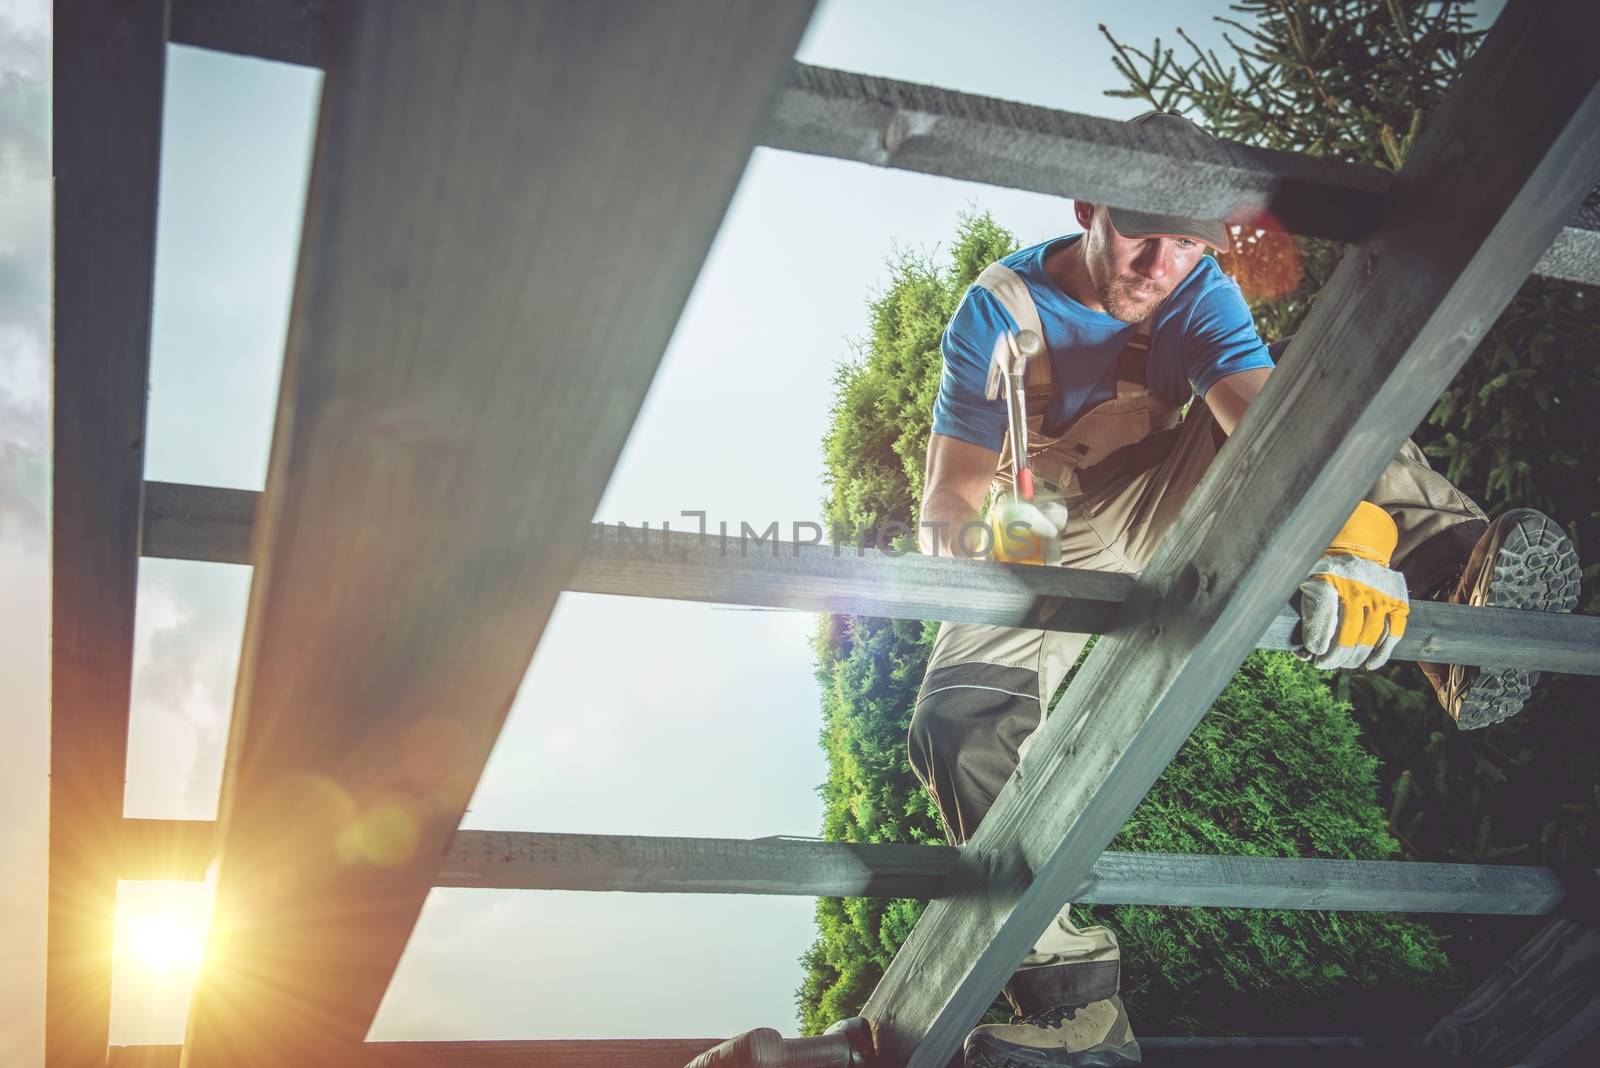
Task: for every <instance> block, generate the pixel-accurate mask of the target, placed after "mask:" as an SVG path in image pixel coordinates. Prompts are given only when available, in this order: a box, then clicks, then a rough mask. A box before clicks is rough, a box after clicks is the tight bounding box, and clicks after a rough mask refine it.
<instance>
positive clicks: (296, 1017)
mask: <svg viewBox="0 0 1600 1068" xmlns="http://www.w3.org/2000/svg"><path fill="white" fill-rule="evenodd" d="M811 6H812V5H811V2H810V0H787V2H785V3H782V4H763V5H760V6H759V7H752V6H751V5H748V4H745V3H743V2H742V0H700V2H698V3H695V4H693V5H681V4H675V5H667V6H660V7H657V6H651V5H647V6H643V7H631V8H629V10H628V12H627V15H626V17H619V16H620V15H621V12H620V11H619V10H617V9H616V8H614V7H613V6H610V5H579V6H576V7H574V6H572V5H568V4H556V3H528V4H518V5H506V4H497V3H456V4H451V5H448V6H446V7H435V6H433V5H410V4H385V3H351V4H345V5H341V6H339V7H338V8H336V9H333V10H332V11H331V12H330V20H329V25H328V34H327V40H328V42H330V43H329V46H328V48H327V49H326V58H327V61H328V65H327V75H326V80H325V83H324V88H323V93H322V104H321V109H320V113H319V120H318V130H317V139H316V151H315V158H314V163H313V168H312V177H311V182H310V187H309V190H308V193H307V206H306V216H305V226H304V234H303V237H302V241H301V247H300V262H299V268H298V271H297V273H296V279H295V289H294V302H293V307H292V310H291V314H290V323H289V334H288V345H287V352H286V355H285V361H284V372H283V387H282V389H281V391H280V393H279V401H278V404H279V407H278V417H277V421H276V425H275V429H274V436H273V442H272V454H271V461H270V464H269V467H268V472H267V485H266V490H265V492H264V494H263V496H262V499H261V507H260V508H259V510H258V511H259V515H258V519H257V527H256V530H255V538H254V546H255V548H254V552H253V554H252V563H253V565H254V568H255V573H254V582H253V584H252V587H251V592H250V601H249V608H248V611H247V615H246V622H245V636H244V643H243V653H242V657H241V661H240V671H239V683H238V688H237V691H236V696H235V702H234V712H233V720H232V725H231V727H230V731H229V740H228V753H227V761H226V765H225V769H224V774H223V785H222V799H221V803H220V806H219V817H218V827H217V843H218V864H219V869H218V876H217V895H216V919H215V920H214V922H213V927H212V936H211V939H212V944H213V947H214V948H217V952H216V953H215V954H214V955H213V958H212V960H213V964H212V966H210V967H208V968H207V969H206V971H205V973H204V975H203V976H202V978H201V980H200V982H199V984H198V986H197V988H196V991H195V995H194V1000H193V1002H192V1005H191V1009H190V1014H189V1025H188V1036H187V1039H186V1041H185V1044H184V1056H183V1064H184V1068H209V1066H213V1065H235V1064H239V1063H240V1058H241V1057H243V1059H244V1062H245V1063H249V1064H262V1065H283V1064H296V1065H321V1064H328V1065H333V1064H342V1063H344V1061H345V1058H346V1057H347V1056H349V1055H351V1051H355V1050H358V1049H359V1048H360V1046H361V1043H362V1042H363V1040H364V1039H365V1037H366V1033H367V1029H368V1027H369V1026H370V1024H371V1022H372V1019H373V1017H374V1016H375V1015H376V1013H377V1010H378V1007H379V1003H380V1001H381V999H382V997H383V994H384V991H385V990H386V989H387V987H388V984H389V979H390V977H391V975H392V973H393V971H394V968H395V966H396V964H397V963H398V961H399V958H400V954H401V951H402V950H403V948H404V946H405V944H406V940H407V939H408V937H409V936H410V933H411V930H412V927H413V926H414V924H415V923H416V919H417V916H418V914H419V913H420V911H421V908H422V904H423V900H424V898H425V897H426V895H427V893H428V890H429V888H430V887H431V886H432V883H433V876H434V873H435V871H436V869H437V866H438V862H439V859H440V858H441V857H442V856H443V855H444V853H445V850H446V848H447V847H448V845H449V841H450V838H451V836H452V835H453V834H454V833H455V831H456V828H457V826H458V825H459V824H460V821H461V816H462V813H463V812H464V811H465V808H466V805H467V802H468V801H469V800H470V798H471V795H472V791H473V790H474V788H475V787H476V785H477V782H478V778H479V776H480V775H481V773H482V769H483V766H484V764H485V762H486V761H487V759H488V756H489V751H490V749H491V747H492V745H493V743H494V740H495V738H496V737H497V736H498V734H499V730H500V726H501V723H502V721H503V719H504V717H505V715H506V712H507V711H508V709H509V707H510V705H511V701H512V698H513V696H514V695H515V693H516V691H517V688H518V687H519V685H520V684H521V682H522V678H523V676H524V675H525V674H526V671H527V668H528V663H529V661H530V659H531V657H532V654H533V649H534V646H535V644H536V643H537V641H538V639H539V636H540V634H541V632H542V630H543V627H544V624H545V621H546V619H547V617H548V615H549V612H550V610H551V608H552V607H553V605H554V603H555V599H556V596H557V594H558V593H559V592H560V589H561V582H562V579H563V578H564V577H565V574H566V572H567V571H568V570H569V569H570V568H571V566H572V563H573V561H574V559H575V557H576V556H577V552H578V543H579V535H580V533H581V532H582V529H583V526H584V523H585V522H586V520H587V517H588V516H589V515H591V514H592V513H593V511H594V508H595V505H596V504H597V503H598V501H599V497H600V493H601V491H602V490H603V489H604V487H605V484H606V482H607V480H608V478H609V476H610V473H611V470H612V467H613V466H614V464H615V463H616V459H617V456H618V454H619V453H620V452H621V450H622V446H623V443H624V441H625V440H626V437H627V434H628V432H629V430H630V429H631V428H632V424H633V421H634V418H635V417H636V415H637V413H638V411H639V407H640V404H641V403H642V402H643V399H644V394H645V390H646V388H647V387H648V385H649V383H650V380H651V378H652V377H653V375H654V373H655V369H656V365H657V363H658V361H659V360H660V358H661V354H662V352H663V351H664V350H665V348H666V345H667V342H668V340H669V339H670V337H671V334H672V331H673V329H674V327H675V326H676V323H677V318H678V316H679V314H680V312H681V309H682V307H683V304H684V302H685V300H687V298H688V295H689V291H690V288H691V287H692V285H693V283H694V280H695V277H696V275H697V274H698V272H699V269H700V265H701V263H702V262H703V260H704V258H705V255H706V252H707V250H708V249H709V247H710V244H711V239H712V237H713V236H714V234H715V232H716V229H717V226H718V225H719V223H720V221H721V218H722V216H723V213H724V212H725V211H726V209H727V205H728V202H729V200H730V199H731V198H732V196H733V192H734V189H735V187H736V185H737V183H738V180H739V177H740V175H741V174H742V173H743V170H744V167H745V164H746V162H747V160H748V159H749V155H750V152H751V150H752V148H753V146H754V143H755V137H756V132H757V129H758V124H759V121H760V118H761V116H762V114H763V113H764V112H765V109H766V105H767V102H768V99H769V97H770V95H771V92H772V90H773V88H774V86H775V83H776V81H777V78H778V76H779V74H780V73H781V71H782V69H783V65H784V63H785V62H786V61H787V59H788V57H789V56H791V55H792V54H793V51H794V49H795V47H796V45H797V44H798V42H799V38H800V34H801V32H802V31H803V30H804V28H805V24H806V21H807V19H808V18H809V16H810V11H811ZM665 57H671V59H670V60H667V59H666V58H665ZM557 145H559V146H560V150H559V151H552V146H557ZM643 249H648V250H649V252H648V255H642V254H641V252H640V250H643ZM580 262H581V265H582V266H581V267H579V266H577V264H579V263H580ZM463 472H471V477H468V478H463V477H461V476H462V473H463ZM446 709H448V713H446V712H445V711H444V710H446Z"/></svg>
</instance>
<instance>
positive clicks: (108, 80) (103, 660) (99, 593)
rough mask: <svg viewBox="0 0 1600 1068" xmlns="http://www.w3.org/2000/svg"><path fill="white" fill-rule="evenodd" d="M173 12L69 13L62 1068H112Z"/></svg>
mask: <svg viewBox="0 0 1600 1068" xmlns="http://www.w3.org/2000/svg"><path fill="white" fill-rule="evenodd" d="M166 17H167V12H166V5H165V4H164V3H162V2H161V0H145V2H139V3H107V2H103V0H57V3H56V5H55V31H54V64H55V66H54V69H55V86H54V109H53V115H52V119H51V123H52V136H53V146H54V149H53V151H54V160H53V174H54V177H55V232H54V250H53V251H54V269H55V286H54V306H53V308H52V315H53V319H54V353H53V355H54V365H53V383H52V388H53V393H54V428H53V431H52V442H51V450H52V459H51V466H52V490H51V502H52V503H51V507H52V512H51V573H50V583H51V607H50V627H51V642H50V838H49V865H50V868H49V879H50V887H49V893H48V900H49V913H48V919H47V921H46V925H47V931H46V944H47V961H46V969H45V1064H46V1065H47V1068H80V1066H83V1068H87V1066H90V1065H93V1066H94V1068H99V1065H100V1064H101V1063H103V1061H104V1060H105V1048H106V1035H107V1028H108V1027H109V1024H110V1005H111V934H112V916H113V913H114V911H115V908H116V894H117V882H116V880H117V868H118V862H119V859H120V857H119V854H118V850H117V832H118V829H119V827H120V821H121V819H122V796H123V778H124V775H125V772H126V768H127V751H128V695H129V686H130V680H131V678H132V672H133V616H134V599H135V595H136V591H137V588H138V573H139V523H140V502H139V494H140V487H141V481H140V480H141V478H142V477H143V473H144V472H143V467H144V427H145V391H146V387H147V384H148V381H149V354H150V307H151V292H152V284H153V277H154V273H155V232H156V188H157V184H158V174H159V169H160V168H159V164H160V154H161V100H162V89H163V78H164V72H165V63H166Z"/></svg>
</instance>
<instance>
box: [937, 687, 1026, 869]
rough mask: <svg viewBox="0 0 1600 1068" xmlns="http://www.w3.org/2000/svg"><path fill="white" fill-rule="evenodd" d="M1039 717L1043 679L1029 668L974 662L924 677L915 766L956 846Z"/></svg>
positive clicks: (992, 794)
mask: <svg viewBox="0 0 1600 1068" xmlns="http://www.w3.org/2000/svg"><path fill="white" fill-rule="evenodd" d="M1039 719H1040V705H1039V674H1038V672H1036V671H1032V670H1029V669H1028V668H1019V667H1009V666H1006V665H1001V664H987V663H982V662H972V663H965V664H951V665H949V666H948V667H940V668H935V669H934V670H932V671H930V672H928V674H927V676H926V677H924V678H923V680H922V689H921V691H920V692H919V693H918V695H917V707H916V710H915V711H914V712H913V713H912V716H911V729H910V737H909V739H908V741H909V749H910V757H911V766H912V768H913V769H914V770H915V771H916V773H917V777H918V778H920V779H921V780H922V782H923V785H925V786H926V787H927V788H928V792H929V793H931V794H932V795H933V799H934V801H935V802H936V803H937V804H938V806H939V811H940V814H941V815H942V816H943V817H944V821H945V829H946V831H947V832H949V835H950V837H951V840H952V841H954V842H958V843H959V842H964V841H966V840H967V838H968V837H970V836H971V834H972V832H973V831H975V830H976V829H977V826H978V822H979V821H980V820H982V819H983V816H984V814H985V813H987V812H988V811H989V806H990V805H992V804H994V799H995V795H996V794H998V793H999V792H1000V788H1001V787H1002V786H1004V785H1005V784H1006V780H1007V779H1009V778H1010V777H1011V772H1012V771H1013V770H1014V769H1015V768H1016V766H1017V747H1018V746H1019V745H1021V744H1022V741H1023V739H1025V738H1027V736H1028V735H1029V734H1032V733H1033V731H1034V730H1035V729H1036V728H1037V727H1038V726H1039Z"/></svg>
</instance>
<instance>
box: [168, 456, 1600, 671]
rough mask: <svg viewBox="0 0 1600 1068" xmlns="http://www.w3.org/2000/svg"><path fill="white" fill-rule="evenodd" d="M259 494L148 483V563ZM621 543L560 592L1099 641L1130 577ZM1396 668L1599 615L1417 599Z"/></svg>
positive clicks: (1590, 634)
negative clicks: (1071, 634) (947, 623)
mask: <svg viewBox="0 0 1600 1068" xmlns="http://www.w3.org/2000/svg"><path fill="white" fill-rule="evenodd" d="M257 496H258V495H257V494H255V493H253V492H251V491H249V490H237V489H216V488H212V487H208V486H184V485H178V484H175V483H169V482H148V483H146V484H145V504H144V508H145V520H144V553H145V555H146V556H159V557H168V558H172V559H178V560H211V561H215V562H219V563H236V564H243V563H249V560H250V535H251V526H252V523H253V518H252V517H253V516H254V513H255V508H256V498H257ZM757 533H760V532H757ZM628 536H629V538H632V539H640V538H642V539H643V540H642V541H637V542H635V541H632V540H628V541H624V540H623V538H622V537H621V536H620V535H619V534H618V531H617V529H616V526H615V525H608V526H606V527H605V538H604V542H603V544H592V545H591V550H592V551H589V552H586V553H585V555H583V556H582V557H580V558H579V560H578V563H577V566H576V567H574V568H573V571H572V574H571V576H570V577H569V578H568V580H567V583H566V589H568V590H570V591H573V592H575V593H604V594H615V595H618V596H624V597H663V598H671V599H673V600H684V601H699V602H704V603H711V604H745V605H759V606H763V607H768V608H787V609H794V610H798V611H811V612H839V613H844V614H850V615H866V616H882V617H888V618H897V619H948V620H954V621H957V622H965V623H993V624H999V625H1002V626H1015V625H1026V626H1038V627H1043V628H1045V629H1048V630H1066V631H1077V632H1080V633H1082V632H1088V633H1103V632H1105V631H1106V630H1108V629H1109V628H1110V626H1111V621H1112V617H1113V615H1114V614H1115V612H1116V611H1117V609H1118V608H1119V607H1120V606H1121V605H1122V603H1123V602H1124V601H1125V600H1127V598H1128V594H1129V593H1130V592H1131V591H1132V589H1133V584H1134V580H1133V578H1132V577H1131V576H1128V575H1118V574H1112V573H1109V572H1104V571H1079V570H1074V569H1071V568H1038V567H1023V566H1014V567H995V566H993V565H992V564H989V563H987V562H984V563H979V564H974V563H972V562H970V561H963V560H951V559H938V560H936V559H933V558H931V557H925V556H919V555H907V556H900V557H891V556H888V555H886V554H884V553H881V552H879V551H877V550H876V549H873V550H868V551H866V552H865V553H858V550H857V549H856V548H855V547H854V545H851V544H845V545H841V546H839V547H837V548H835V547H834V546H830V545H816V544H810V543H808V542H800V543H798V544H797V543H795V542H780V541H776V540H766V541H763V542H760V543H757V542H755V541H754V540H753V537H752V538H746V539H744V540H743V541H741V540H740V538H739V535H738V533H737V532H735V533H733V534H732V535H730V536H729V537H728V538H727V539H726V540H723V539H722V538H721V537H720V536H719V535H717V534H709V533H708V534H707V535H705V536H704V537H702V536H700V535H699V534H690V533H686V532H683V531H674V532H671V533H668V534H664V533H663V532H662V531H660V530H651V531H641V530H640V529H639V528H637V527H633V528H630V531H629V535H628ZM819 536H820V535H819ZM598 541H599V539H596V542H598ZM1299 618H1300V617H1299V615H1298V613H1297V612H1295V611H1294V610H1293V609H1291V608H1289V607H1287V606H1286V607H1284V608H1282V609H1281V610H1280V611H1279V612H1278V613H1277V615H1276V616H1274V617H1273V620H1272V622H1271V624H1269V625H1268V627H1267V630H1266V633H1264V634H1263V635H1262V636H1261V638H1260V640H1259V641H1258V642H1257V643H1256V645H1257V648H1261V649H1288V648H1289V647H1290V643H1289V638H1290V636H1291V634H1292V633H1293V632H1294V629H1295V626H1296V625H1297V624H1298V622H1299ZM1395 657H1396V659H1399V660H1419V659H1426V660H1432V661H1435V662H1438V663H1461V664H1503V665H1505V666H1516V667H1525V668H1529V669H1531V670H1538V671H1564V672H1569V673H1573V674H1588V675H1600V617H1593V616H1569V615H1560V614H1556V613H1544V612H1512V611H1507V610H1505V609H1500V608H1466V607H1462V606H1459V605H1448V604H1435V603H1432V602H1423V601H1419V602H1417V603H1416V604H1415V605H1413V606H1412V617H1411V622H1410V626H1409V627H1408V629H1407V632H1406V637H1405V638H1404V639H1403V640H1402V641H1401V643H1400V645H1399V647H1398V648H1397V649H1396V650H1395Z"/></svg>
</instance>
